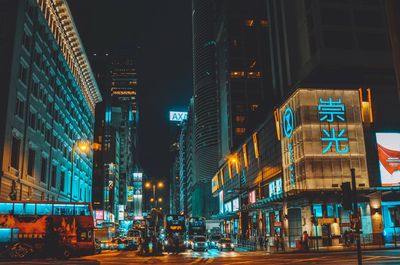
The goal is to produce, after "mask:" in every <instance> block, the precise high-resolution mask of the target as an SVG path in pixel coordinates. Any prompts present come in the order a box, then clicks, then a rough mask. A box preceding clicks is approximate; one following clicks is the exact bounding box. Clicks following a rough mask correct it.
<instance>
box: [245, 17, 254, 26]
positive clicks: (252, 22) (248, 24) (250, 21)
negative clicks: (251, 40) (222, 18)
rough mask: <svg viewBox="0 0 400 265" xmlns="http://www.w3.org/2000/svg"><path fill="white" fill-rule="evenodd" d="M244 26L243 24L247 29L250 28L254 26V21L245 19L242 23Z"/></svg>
mask: <svg viewBox="0 0 400 265" xmlns="http://www.w3.org/2000/svg"><path fill="white" fill-rule="evenodd" d="M244 24H245V25H246V26H247V27H249V28H251V27H253V26H254V20H253V19H246V20H245V21H244Z"/></svg>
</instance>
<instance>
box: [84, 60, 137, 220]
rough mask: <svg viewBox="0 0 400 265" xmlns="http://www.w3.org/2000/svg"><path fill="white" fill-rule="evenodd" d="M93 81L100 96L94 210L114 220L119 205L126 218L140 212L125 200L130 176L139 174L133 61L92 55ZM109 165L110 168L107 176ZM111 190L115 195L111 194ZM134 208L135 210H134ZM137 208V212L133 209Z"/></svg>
mask: <svg viewBox="0 0 400 265" xmlns="http://www.w3.org/2000/svg"><path fill="white" fill-rule="evenodd" d="M91 60H92V61H93V64H94V69H95V73H96V78H97V79H98V82H99V86H100V88H101V90H102V92H103V95H104V98H105V100H104V102H103V103H101V104H99V105H98V106H97V109H98V110H97V111H96V126H95V137H96V141H98V142H99V143H101V146H102V149H101V150H99V151H98V152H97V153H96V154H95V161H94V164H95V172H96V174H98V179H96V185H95V187H94V190H95V193H94V197H95V198H96V199H95V200H94V206H95V208H96V209H103V210H107V211H110V212H111V213H113V214H114V215H115V216H118V209H119V208H120V205H123V208H124V212H126V213H127V214H129V213H133V212H139V211H140V212H141V209H142V206H138V205H141V200H140V203H137V202H135V198H136V197H134V196H129V198H131V199H132V200H131V199H129V200H128V189H132V187H133V186H134V182H135V181H134V173H137V172H139V171H138V168H139V165H138V160H137V152H136V147H137V124H138V116H139V113H138V108H137V77H136V70H135V68H134V62H133V59H132V58H131V57H130V56H127V55H119V54H112V53H105V54H100V53H96V54H93V55H92V57H91ZM110 165H111V166H112V168H114V171H115V172H114V171H113V173H112V174H111V175H110V171H109V168H110ZM114 190H115V191H114ZM135 205H136V206H135ZM135 207H140V210H138V209H135Z"/></svg>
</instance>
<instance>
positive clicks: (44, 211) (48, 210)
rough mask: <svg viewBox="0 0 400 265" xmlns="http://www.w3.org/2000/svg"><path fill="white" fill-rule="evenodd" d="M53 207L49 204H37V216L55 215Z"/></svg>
mask: <svg viewBox="0 0 400 265" xmlns="http://www.w3.org/2000/svg"><path fill="white" fill-rule="evenodd" d="M52 210H53V205H52V204H48V203H38V204H36V214H37V215H51V214H52V213H53V211H52Z"/></svg>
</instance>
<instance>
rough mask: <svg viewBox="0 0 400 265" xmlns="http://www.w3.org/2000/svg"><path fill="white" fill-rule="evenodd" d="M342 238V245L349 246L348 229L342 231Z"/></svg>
mask: <svg viewBox="0 0 400 265" xmlns="http://www.w3.org/2000/svg"><path fill="white" fill-rule="evenodd" d="M343 240H344V246H345V247H349V246H350V240H349V230H346V231H344V233H343Z"/></svg>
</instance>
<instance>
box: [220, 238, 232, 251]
mask: <svg viewBox="0 0 400 265" xmlns="http://www.w3.org/2000/svg"><path fill="white" fill-rule="evenodd" d="M217 248H218V249H219V250H220V251H222V250H224V249H227V250H232V251H234V250H235V245H234V244H233V243H232V240H231V239H230V238H221V239H220V240H219V241H218V244H217Z"/></svg>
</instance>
